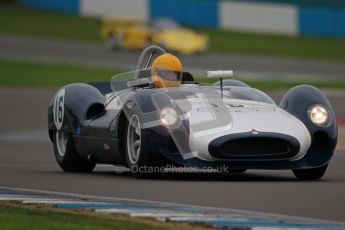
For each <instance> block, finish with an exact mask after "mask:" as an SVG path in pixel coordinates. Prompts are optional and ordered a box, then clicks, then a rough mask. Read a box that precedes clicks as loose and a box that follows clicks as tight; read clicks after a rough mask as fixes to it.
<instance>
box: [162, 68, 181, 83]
mask: <svg viewBox="0 0 345 230" xmlns="http://www.w3.org/2000/svg"><path fill="white" fill-rule="evenodd" d="M157 75H158V77H160V78H162V79H164V80H167V81H181V78H182V73H181V72H179V71H172V70H158V71H157Z"/></svg>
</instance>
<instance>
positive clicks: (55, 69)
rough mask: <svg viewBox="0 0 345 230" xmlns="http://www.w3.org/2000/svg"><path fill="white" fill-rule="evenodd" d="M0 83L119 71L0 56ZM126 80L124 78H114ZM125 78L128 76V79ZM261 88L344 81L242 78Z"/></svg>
mask: <svg viewBox="0 0 345 230" xmlns="http://www.w3.org/2000/svg"><path fill="white" fill-rule="evenodd" d="M0 70H1V77H0V86H11V87H61V86H63V85H65V84H68V83H74V82H84V83H85V82H99V81H110V79H111V77H112V76H113V75H115V74H118V73H121V72H122V71H121V70H117V69H106V68H96V67H93V68H92V67H84V66H79V65H70V64H62V63H61V64H43V63H34V62H26V61H9V60H3V59H0ZM117 79H118V80H125V79H126V78H117ZM127 79H128V78H127ZM197 81H198V82H200V83H213V82H214V81H216V79H207V78H200V77H198V78H197ZM244 82H246V83H247V84H249V85H250V86H251V87H254V88H258V89H261V90H276V89H288V88H291V87H293V86H295V85H299V84H312V85H314V86H316V87H319V88H334V89H345V81H340V82H335V81H329V82H326V81H325V82H302V81H292V82H285V81H244Z"/></svg>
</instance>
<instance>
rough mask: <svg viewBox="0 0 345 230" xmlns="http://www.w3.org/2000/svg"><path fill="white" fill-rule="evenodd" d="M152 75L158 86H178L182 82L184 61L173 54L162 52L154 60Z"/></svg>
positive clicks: (154, 82)
mask: <svg viewBox="0 0 345 230" xmlns="http://www.w3.org/2000/svg"><path fill="white" fill-rule="evenodd" d="M151 76H152V82H153V84H154V85H155V86H156V87H158V88H162V87H178V86H179V85H180V84H181V77H182V63H181V61H180V59H178V58H177V57H175V56H174V55H172V54H169V53H165V54H162V55H160V56H158V57H157V58H156V59H155V60H154V61H153V63H152V69H151Z"/></svg>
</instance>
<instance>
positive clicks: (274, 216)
mask: <svg viewBox="0 0 345 230" xmlns="http://www.w3.org/2000/svg"><path fill="white" fill-rule="evenodd" d="M0 189H2V190H13V191H16V192H28V193H36V194H40V195H50V196H64V197H69V198H78V199H90V200H92V199H93V200H102V201H108V202H110V201H112V202H130V203H141V204H152V205H157V206H170V207H172V208H173V207H188V208H195V209H204V210H208V211H218V212H232V213H237V214H241V215H247V216H248V217H251V218H255V217H260V218H265V219H269V220H271V219H279V220H292V221H298V222H308V223H317V224H332V225H345V223H344V222H339V221H331V220H320V219H313V218H307V217H296V216H289V215H282V214H274V213H264V212H256V211H247V210H239V209H229V208H217V207H206V206H200V205H189V204H181V203H172V202H163V201H151V200H143V199H131V198H120V197H108V196H96V195H86V194H76V193H68V192H57V191H48V190H38V189H28V188H13V187H6V186H0Z"/></svg>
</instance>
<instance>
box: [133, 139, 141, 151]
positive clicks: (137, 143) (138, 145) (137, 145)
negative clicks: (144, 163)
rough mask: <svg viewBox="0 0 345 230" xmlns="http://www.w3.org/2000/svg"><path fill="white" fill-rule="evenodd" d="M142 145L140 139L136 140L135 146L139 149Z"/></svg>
mask: <svg viewBox="0 0 345 230" xmlns="http://www.w3.org/2000/svg"><path fill="white" fill-rule="evenodd" d="M139 147H140V140H137V141H135V142H134V148H135V149H137V148H139Z"/></svg>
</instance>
